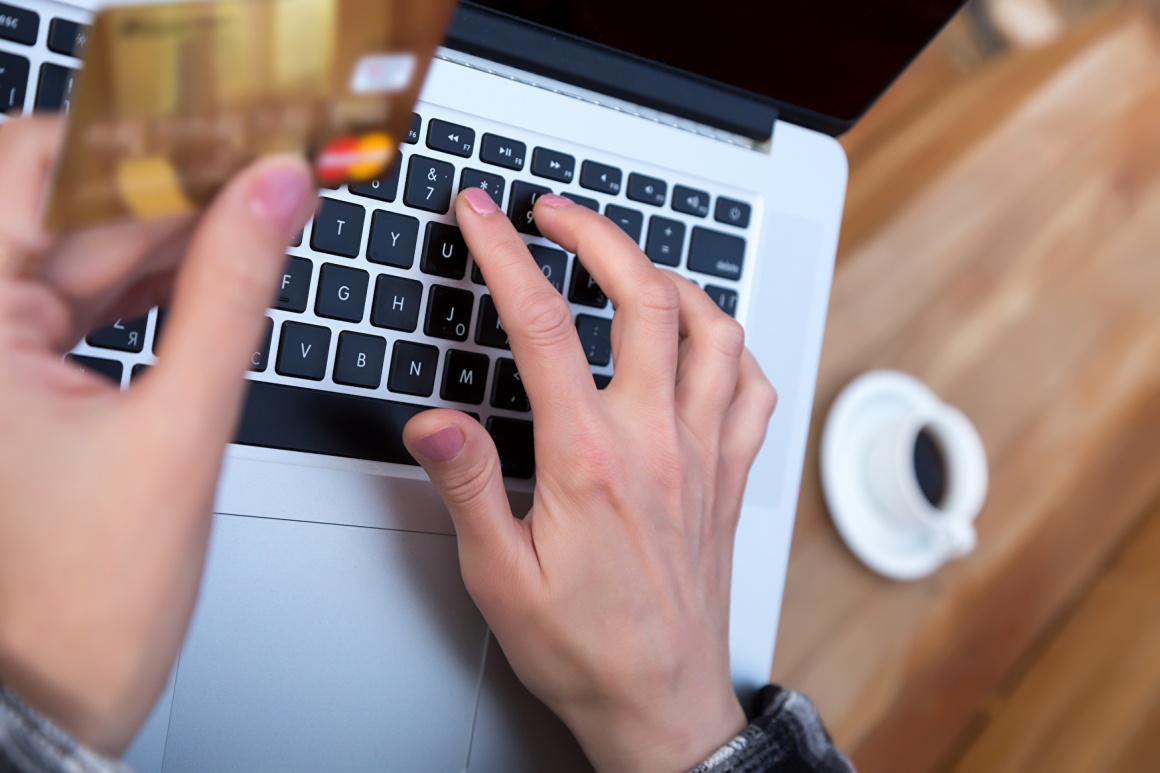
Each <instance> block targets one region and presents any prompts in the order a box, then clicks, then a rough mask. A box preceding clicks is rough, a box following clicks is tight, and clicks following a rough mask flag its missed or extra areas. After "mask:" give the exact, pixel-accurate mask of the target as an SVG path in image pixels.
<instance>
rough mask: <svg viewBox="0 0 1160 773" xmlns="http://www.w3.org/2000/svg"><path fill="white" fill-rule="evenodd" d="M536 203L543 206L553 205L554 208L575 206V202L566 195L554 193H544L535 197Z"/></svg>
mask: <svg viewBox="0 0 1160 773" xmlns="http://www.w3.org/2000/svg"><path fill="white" fill-rule="evenodd" d="M536 203H537V204H543V205H544V206H545V207H555V208H556V209H567V208H568V207H574V206H576V202H574V201H572V199H569V198H567V197H566V196H557V195H556V194H554V193H546V194H544V195H543V196H541V197H540V198H538V199H536Z"/></svg>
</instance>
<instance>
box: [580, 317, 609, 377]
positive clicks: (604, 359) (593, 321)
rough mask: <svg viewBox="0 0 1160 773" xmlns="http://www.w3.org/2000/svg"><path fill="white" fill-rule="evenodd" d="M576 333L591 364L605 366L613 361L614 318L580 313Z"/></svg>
mask: <svg viewBox="0 0 1160 773" xmlns="http://www.w3.org/2000/svg"><path fill="white" fill-rule="evenodd" d="M576 333H577V335H579V336H580V345H581V346H583V347H584V356H585V357H587V358H588V364H589V365H596V366H599V367H603V366H605V365H607V364H608V363H610V362H612V320H610V319H608V318H606V317H592V316H589V315H587V314H578V315H576Z"/></svg>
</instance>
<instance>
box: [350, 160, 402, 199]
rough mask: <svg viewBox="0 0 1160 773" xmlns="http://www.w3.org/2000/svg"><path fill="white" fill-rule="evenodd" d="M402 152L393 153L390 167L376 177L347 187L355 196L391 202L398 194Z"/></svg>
mask: <svg viewBox="0 0 1160 773" xmlns="http://www.w3.org/2000/svg"><path fill="white" fill-rule="evenodd" d="M402 169H403V154H402V153H398V154H396V155H395V160H394V161H393V162H392V163H391V168H390V169H388V170H387V171H386V172H384V173H383V174H382V175H381V176H380V177H379V178H378V179H375V180H370V181H368V182H365V183H351V184H350V185H349V186H348V187H349V188H350V192H351V193H353V194H355V195H356V196H366V197H367V198H370V199H375V200H376V201H386V202H392V201H394V200H395V199H396V198H398V196H399V178H400V176H401V175H402Z"/></svg>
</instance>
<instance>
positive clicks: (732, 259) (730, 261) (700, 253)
mask: <svg viewBox="0 0 1160 773" xmlns="http://www.w3.org/2000/svg"><path fill="white" fill-rule="evenodd" d="M744 264H745V240H744V239H742V238H740V237H737V236H730V235H729V234H723V233H718V232H717V231H710V230H709V229H708V228H694V229H693V243H692V246H690V247H689V269H690V270H691V271H696V272H697V273H699V274H709V275H711V276H719V277H722V278H724V279H733V280H737V279H740V278H741V268H742V266H744Z"/></svg>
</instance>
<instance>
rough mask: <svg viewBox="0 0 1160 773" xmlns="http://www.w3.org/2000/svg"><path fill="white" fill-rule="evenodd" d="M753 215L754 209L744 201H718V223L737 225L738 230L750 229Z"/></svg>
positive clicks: (722, 199)
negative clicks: (750, 219)
mask: <svg viewBox="0 0 1160 773" xmlns="http://www.w3.org/2000/svg"><path fill="white" fill-rule="evenodd" d="M752 214H753V208H752V207H750V206H749V205H748V204H746V203H745V202H744V201H734V200H733V199H726V198H720V199H717V214H716V218H717V222H718V223H724V224H725V225H735V226H737V227H738V228H748V227H749V218H750V217H751V216H752Z"/></svg>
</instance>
